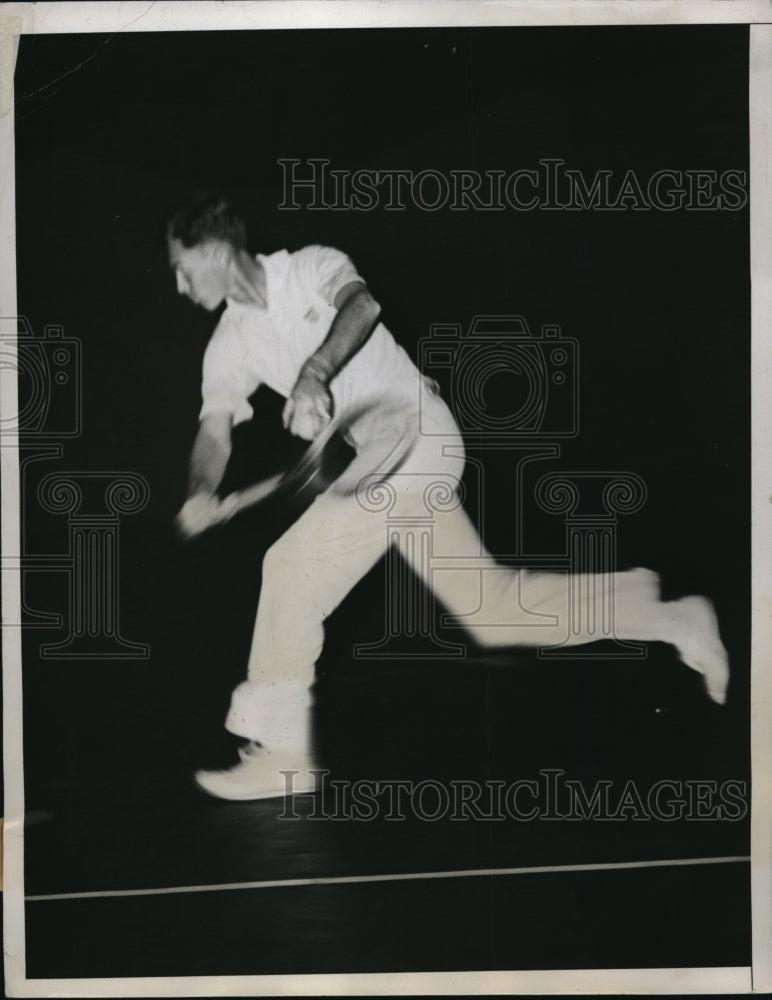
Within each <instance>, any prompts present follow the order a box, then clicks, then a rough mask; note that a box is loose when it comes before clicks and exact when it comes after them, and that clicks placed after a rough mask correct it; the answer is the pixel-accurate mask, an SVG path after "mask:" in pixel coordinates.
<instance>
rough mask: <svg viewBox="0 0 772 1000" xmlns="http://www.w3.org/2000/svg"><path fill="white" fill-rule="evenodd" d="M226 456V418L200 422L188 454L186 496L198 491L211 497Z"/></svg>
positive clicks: (223, 468)
mask: <svg viewBox="0 0 772 1000" xmlns="http://www.w3.org/2000/svg"><path fill="white" fill-rule="evenodd" d="M230 455H231V439H230V420H229V419H228V420H227V422H226V421H225V419H224V418H213V419H211V420H208V421H207V420H205V421H203V422H202V423H201V426H200V427H199V429H198V434H197V435H196V440H195V442H194V443H193V450H192V451H191V455H190V474H189V478H188V496H195V495H196V494H199V493H203V494H205V495H207V496H212V495H213V494H214V493H215V492H216V490H217V487H218V486H219V485H220V483H221V482H222V477H223V475H224V474H225V468H226V466H227V465H228V459H229V458H230Z"/></svg>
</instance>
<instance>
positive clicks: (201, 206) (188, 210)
mask: <svg viewBox="0 0 772 1000" xmlns="http://www.w3.org/2000/svg"><path fill="white" fill-rule="evenodd" d="M166 237H167V239H169V240H179V241H180V243H182V245H183V246H184V247H187V248H190V247H195V246H198V245H199V243H204V242H205V241H206V240H226V241H227V242H228V243H230V244H232V246H234V247H236V249H237V250H245V249H246V246H247V227H246V225H245V223H244V220H243V219H242V218H241V216H240V215H238V214H237V213H236V212H235V211H234V209H233V208H232V206H231V205H230V204H229V202H228V201H227V200H226V199H225V198H223V197H222V196H221V195H218V194H204V195H197V196H196V197H195V198H192V199H190V200H189V201H187V202H186V203H185V204H184V205H182V206H181V207H180V208H179V209H178V210H177V211H176V212H175V213H174V215H172V217H171V219H169V224H168V226H167V227H166Z"/></svg>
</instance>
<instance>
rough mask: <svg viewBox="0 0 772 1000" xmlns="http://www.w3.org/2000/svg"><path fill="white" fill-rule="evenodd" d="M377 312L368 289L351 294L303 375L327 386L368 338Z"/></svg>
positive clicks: (362, 288)
mask: <svg viewBox="0 0 772 1000" xmlns="http://www.w3.org/2000/svg"><path fill="white" fill-rule="evenodd" d="M380 312H381V307H380V306H379V305H378V303H377V302H376V301H375V299H373V297H372V295H371V294H370V292H369V291H368V290H367V288H365V287H364V286H362V287H361V288H360V289H359V290H358V291H354V292H352V294H351V295H349V297H348V298H347V299H346V301H345V302H344V303H343V305H342V306H341V308H340V309H339V311H338V313H337V314H336V316H335V319H334V320H333V322H332V326H331V327H330V331H329V333H328V334H327V337H326V338H325V340H324V343H323V344H322V345H321V347H319V349H318V350H317V351H315V352H314V354H312V355H311V357H310V358H309V359H308V361H306V363H305V365H304V366H303V371H304V373H305V374H308V375H312V376H314V377H316V378H318V379H320V380H321V381H323V382H324V383H326V384H328V385H329V383H330V382H331V381H332V379H333V378H334V377H335V376H336V375H337V374H338V372H339V371H340V370H341V368H343V366H344V365H345V364H346V362H347V361H349V360H350V359H351V358H352V357H353V356H354V355H355V354H356V353H357V351H358V350H359V349H360V348H361V347H362V346H363V345H364V344H365V343H366V341H367V340H368V339H369V337H370V334H371V333H372V332H373V329H374V327H375V324H376V322H377V320H378V317H379V316H380Z"/></svg>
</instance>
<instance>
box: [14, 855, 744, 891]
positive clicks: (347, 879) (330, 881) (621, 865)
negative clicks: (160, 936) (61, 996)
mask: <svg viewBox="0 0 772 1000" xmlns="http://www.w3.org/2000/svg"><path fill="white" fill-rule="evenodd" d="M750 860H751V859H750V857H747V856H738V857H722V858H679V859H676V860H667V861H610V862H602V863H599V864H589V865H543V866H540V867H536V868H468V869H466V870H463V871H447V872H399V873H397V874H395V875H331V876H322V877H320V878H283V879H271V880H268V881H263V882H226V883H225V884H224V885H178V886H171V887H170V888H168V889H111V890H107V891H103V892H63V893H51V894H49V895H39V896H27V897H26V900H27V902H30V903H37V902H43V901H50V900H61V899H113V898H116V897H119V896H167V895H173V894H175V893H185V892H230V891H231V890H233V889H285V888H295V887H297V886H306V885H355V884H357V883H361V882H409V881H411V880H420V879H439V878H480V877H481V876H491V875H544V874H549V873H555V872H601V871H613V870H618V869H625V868H673V867H677V866H684V865H728V864H736V863H738V862H744V861H745V862H747V861H750Z"/></svg>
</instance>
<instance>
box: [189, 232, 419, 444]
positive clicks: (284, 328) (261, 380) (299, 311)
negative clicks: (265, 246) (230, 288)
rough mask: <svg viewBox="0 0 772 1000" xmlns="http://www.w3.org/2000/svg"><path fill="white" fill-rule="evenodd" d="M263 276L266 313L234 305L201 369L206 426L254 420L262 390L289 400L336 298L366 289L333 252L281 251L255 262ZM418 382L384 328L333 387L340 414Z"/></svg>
mask: <svg viewBox="0 0 772 1000" xmlns="http://www.w3.org/2000/svg"><path fill="white" fill-rule="evenodd" d="M256 259H257V260H258V261H259V263H260V264H261V265H262V267H263V268H264V271H265V278H266V298H267V306H266V308H264V309H263V308H261V307H259V306H257V305H256V304H254V303H240V302H236V301H234V300H231V299H229V300H228V305H227V308H226V309H225V312H224V313H223V315H222V317H221V319H220V322H219V324H218V325H217V328H216V330H215V332H214V333H213V335H212V338H211V340H210V341H209V344H208V346H207V349H206V352H205V354H204V362H203V379H202V396H203V405H202V408H201V413H200V419H203V418H204V417H206V416H208V415H210V414H213V413H224V414H230V415H231V417H232V420H233V423H234V425H235V424H239V423H242V422H244V421H246V420H249V419H250V417H251V416H252V407H251V406H250V405H249V402H248V400H249V397H250V396H251V395H252V393H253V392H254V391H255V390H256V389H257V388H258V386H259V385H261V384H265V385H268V386H269V387H270V388H271V389H273V390H275V391H276V392H278V393H279V394H280V395H282V396H285V397H286V396H288V395H289V394H290V392H291V391H292V388H293V386H294V385H295V382H296V380H297V377H298V375H299V373H300V369H301V367H302V365H303V364H304V363H305V361H306V360H307V359H308V358H309V357H310V356H311V355H312V354H313V353H314V352H315V351H316V350H317V348H318V347H319V346H320V345H321V344H322V343H323V341H324V340H325V338H326V336H327V334H328V332H329V330H330V327H331V325H332V322H333V320H334V318H335V315H336V312H337V310H336V309H335V305H334V301H335V297H336V295H337V294H338V292H339V291H340V290H341V289H342V288H343V287H344V286H345V285H348V284H350V283H352V282H362V278H361V277H360V276H359V274H358V273H357V271H356V268H355V267H354V265H353V263H352V262H351V260H350V259H349V258H348V257H347V256H346V255H345V254H344V253H341V252H340V251H339V250H335V249H333V248H332V247H323V246H308V247H304V248H303V249H302V250H298V251H297V252H296V253H288V252H287V251H286V250H280V251H278V252H277V253H274V254H270V255H267V256H264V255H262V254H258V255H257V258H256ZM419 378H420V376H419V374H418V370H417V369H416V367H415V365H414V364H413V363H412V361H411V360H410V358H409V357H408V355H407V353H406V352H405V351H404V350H403V349H402V348H401V347H400V346H399V345H398V344H397V343H396V341H395V340H394V338H393V337H392V335H391V333H390V332H389V331H388V330H387V329H386V327H385V326H384V325H383V324H382V323H379V324H378V325H377V326H376V327H375V329H374V330H373V332H372V333H371V335H370V337H369V338H368V340H367V341H366V342H365V344H364V345H363V346H362V347H361V348H360V350H359V351H357V353H356V354H355V355H354V356H353V357H352V358H351V359H350V360H349V361H348V363H347V364H346V365H344V366H343V368H342V369H341V371H340V372H338V374H337V375H336V376H335V378H334V379H333V380H332V382H331V383H330V392H331V393H332V397H333V401H334V404H335V410H336V413H340V412H341V411H342V410H343V409H347V408H349V407H358V406H360V405H365V404H366V403H367V401H368V399H374V398H377V397H379V396H381V395H382V394H384V393H386V394H388V395H389V396H390V397H394V396H395V395H396V396H405V394H406V393H412V394H413V395H414V394H415V389H416V385H417V382H418V380H419Z"/></svg>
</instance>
